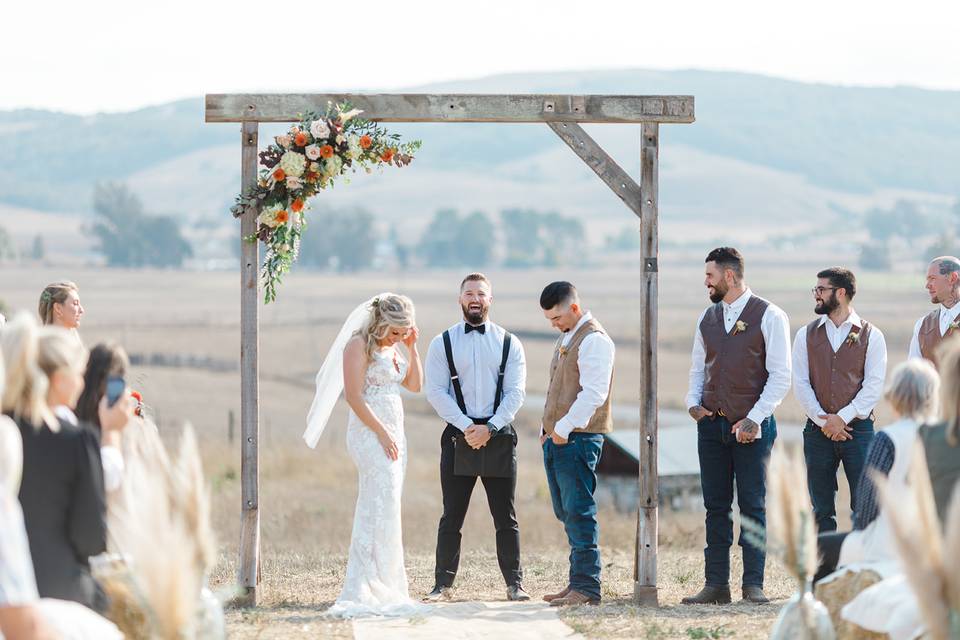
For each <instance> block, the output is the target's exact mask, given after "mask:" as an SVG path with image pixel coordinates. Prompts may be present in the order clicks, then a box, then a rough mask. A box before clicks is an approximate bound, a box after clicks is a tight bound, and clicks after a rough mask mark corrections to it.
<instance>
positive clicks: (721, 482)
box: [683, 247, 790, 604]
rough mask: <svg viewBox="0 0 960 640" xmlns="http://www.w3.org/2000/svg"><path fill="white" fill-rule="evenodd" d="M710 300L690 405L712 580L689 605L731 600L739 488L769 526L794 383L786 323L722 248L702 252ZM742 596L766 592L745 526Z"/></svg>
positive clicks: (760, 550)
mask: <svg viewBox="0 0 960 640" xmlns="http://www.w3.org/2000/svg"><path fill="white" fill-rule="evenodd" d="M705 263H706V267H705V273H706V277H705V279H704V285H705V286H706V287H707V293H708V294H709V296H710V301H711V302H713V305H712V306H710V307H707V309H706V310H705V311H704V312H703V313H702V314H701V315H700V320H699V321H698V322H697V330H696V332H695V334H694V340H693V353H692V358H691V359H692V365H691V367H690V390H689V392H688V393H687V407H688V410H689V413H690V416H691V417H692V418H693V419H694V420H696V421H697V454H698V455H699V457H700V486H701V489H702V491H703V504H704V507H706V511H707V514H706V529H707V546H706V549H704V561H705V571H704V574H705V578H706V585H705V586H704V588H703V589H702V590H701V591H700V592H699V593H697V594H696V595H694V596H690V597H688V598H684V599H683V603H684V604H723V603H727V602H730V546H731V545H732V544H733V519H732V507H733V487H734V483H736V487H737V505H738V506H739V507H740V515H741V517H742V518H749V519H750V520H752V521H753V522H755V523H757V524H759V525H760V526H765V525H766V504H765V498H766V467H767V462H768V461H769V459H770V450H771V449H772V448H773V442H774V440H775V439H776V437H777V423H776V421H775V420H774V418H773V411H774V409H776V408H777V406H778V405H779V404H780V402H781V401H782V400H783V397H784V396H785V395H787V391H789V390H790V323H789V322H788V320H787V316H786V314H785V313H784V312H783V311H782V310H781V309H780V308H779V307H777V306H775V305H773V304H771V303H769V302H767V301H766V300H764V299H763V298H759V297H757V296H755V295H753V292H752V291H750V288H749V287H747V284H746V282H744V280H743V256H742V255H740V252H739V251H737V250H736V249H734V248H732V247H719V248H717V249H714V250H713V251H711V252H710V253H709V254H708V255H707V258H706V260H705ZM740 547H741V548H742V549H743V583H742V586H743V599H744V600H746V601H748V602H754V603H765V602H769V600H767V598H766V596H765V595H764V593H763V573H764V565H765V563H766V549H765V547H758V546H755V545H754V544H752V543H750V542H748V541H747V540H746V539H745V538H744V535H743V533H742V532H741V534H740Z"/></svg>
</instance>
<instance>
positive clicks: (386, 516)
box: [327, 348, 425, 618]
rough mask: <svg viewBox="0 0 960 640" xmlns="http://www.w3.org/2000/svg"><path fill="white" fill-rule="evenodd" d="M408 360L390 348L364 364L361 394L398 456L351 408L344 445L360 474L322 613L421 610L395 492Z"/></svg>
mask: <svg viewBox="0 0 960 640" xmlns="http://www.w3.org/2000/svg"><path fill="white" fill-rule="evenodd" d="M406 373H407V363H406V361H405V360H404V359H403V358H402V357H400V355H399V353H397V351H396V350H395V349H392V348H391V349H388V350H387V351H386V352H382V353H376V354H375V355H374V358H373V360H372V362H371V363H370V365H369V367H367V373H366V380H365V382H364V390H363V398H364V400H365V401H366V402H367V405H368V406H369V407H370V409H371V411H373V413H375V414H376V416H377V417H378V418H380V421H381V422H382V423H383V424H384V426H386V428H387V430H388V431H389V432H390V435H391V436H393V439H394V440H395V441H396V443H397V448H398V449H399V452H400V455H399V458H398V459H397V460H391V459H390V458H388V457H387V454H386V453H385V452H384V450H383V447H382V446H380V441H379V440H378V439H377V436H376V434H374V432H373V431H372V430H371V429H370V428H369V427H367V426H366V425H364V424H363V423H362V422H361V421H360V419H359V418H358V417H357V416H356V415H355V414H354V413H353V411H352V410H351V411H350V417H349V420H348V422H347V450H348V451H349V452H350V457H351V458H352V459H353V462H354V464H356V465H357V470H358V471H359V476H360V490H359V493H358V494H357V508H356V511H355V513H354V517H353V534H352V537H351V539H350V558H349V560H348V561H347V577H346V579H345V580H344V583H343V590H342V591H341V592H340V597H339V598H337V601H336V602H335V603H334V605H333V606H332V607H330V609H328V610H327V615H330V616H337V617H342V618H353V617H357V616H369V615H378V616H407V615H412V614H414V613H419V612H422V611H424V609H425V607H424V605H421V604H419V603H417V602H414V601H413V600H411V599H410V596H409V592H408V590H407V572H406V569H405V568H404V566H403V537H402V535H401V530H400V529H401V527H400V496H401V493H402V490H403V477H404V474H405V472H406V466H407V440H406V437H405V436H404V433H403V403H402V402H401V399H400V383H401V381H402V380H403V378H404V376H405V375H406Z"/></svg>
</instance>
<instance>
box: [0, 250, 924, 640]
mask: <svg viewBox="0 0 960 640" xmlns="http://www.w3.org/2000/svg"><path fill="white" fill-rule="evenodd" d="M818 259H822V262H817V263H813V262H803V261H800V260H799V259H797V260H794V261H788V260H784V259H783V257H782V256H777V255H772V254H771V255H768V256H763V260H762V263H761V264H749V265H748V281H749V282H750V283H751V285H752V286H753V288H754V291H756V292H757V293H758V294H760V295H763V296H765V297H768V298H769V299H771V300H773V301H774V302H776V303H777V304H779V305H780V306H782V307H783V308H784V309H785V310H786V311H787V313H788V314H789V315H790V317H791V321H792V326H793V328H794V330H796V328H798V327H799V326H801V323H805V322H806V321H807V320H808V319H809V318H811V317H812V306H813V305H812V300H811V295H810V293H809V288H810V287H811V286H812V285H813V284H814V281H815V278H814V274H815V272H816V271H817V270H818V268H820V267H822V266H828V265H829V264H830V263H831V262H832V261H833V258H832V257H830V256H822V257H818ZM758 262H761V261H760V260H758ZM701 265H702V257H701V256H699V255H689V256H686V255H680V254H676V253H674V254H670V253H667V254H666V255H664V257H663V259H662V261H661V278H660V306H661V310H660V324H659V329H660V340H659V358H660V360H659V362H660V378H659V390H660V403H661V406H662V407H665V408H682V405H683V397H684V394H685V391H686V379H687V368H688V366H689V348H690V341H691V337H692V332H693V328H694V323H695V321H696V318H697V316H698V314H699V312H700V311H701V310H702V309H703V308H704V306H705V305H706V303H707V301H706V296H705V293H704V289H703V286H702V275H701ZM638 274H639V269H636V268H633V267H630V266H622V267H616V268H613V267H611V268H606V269H593V270H575V271H565V270H562V269H561V270H555V271H549V272H548V271H527V272H507V271H493V272H490V273H489V275H490V277H491V279H492V280H493V283H494V303H493V313H492V318H493V319H494V320H496V321H497V322H499V323H501V324H503V325H505V326H507V327H508V328H509V329H511V330H513V331H516V332H528V333H526V334H522V335H527V336H528V337H525V338H523V344H524V347H525V350H526V356H527V363H528V392H529V393H531V394H542V393H543V392H544V390H545V386H546V366H547V361H548V358H549V354H550V350H551V347H552V341H553V336H552V334H550V333H549V332H550V327H549V326H548V324H547V323H546V321H545V320H544V319H543V317H542V315H541V314H540V311H539V308H538V306H537V298H538V296H539V291H540V289H541V287H542V286H543V285H544V284H546V283H547V282H549V281H550V280H554V279H559V278H564V279H569V280H572V281H573V282H575V283H576V284H577V286H578V287H579V288H580V290H581V294H582V296H583V298H584V301H585V303H586V305H587V306H588V307H589V308H590V309H592V310H593V312H594V313H595V315H596V316H597V317H598V318H599V319H600V320H601V321H602V322H603V323H604V324H605V325H606V327H607V328H608V330H609V331H610V333H611V334H612V336H613V337H614V339H615V340H616V341H617V343H618V350H617V375H616V383H615V390H614V400H615V402H617V403H635V402H636V396H637V388H638V385H639V379H638V371H639V355H638V348H637V347H638V345H637V339H638V336H639V329H638V326H637V318H638V314H639V311H640V309H639V303H638V299H637V291H638V286H637V284H636V280H637V277H638ZM461 277H462V273H460V272H430V273H389V274H378V273H367V274H361V275H350V276H336V275H332V274H316V273H308V272H304V271H299V272H296V273H294V274H293V275H291V276H290V277H288V279H287V282H286V284H285V286H284V287H283V289H282V290H281V294H280V299H279V300H278V301H277V302H276V303H275V304H272V305H269V306H268V307H265V308H263V310H262V314H261V326H262V333H261V339H260V354H261V380H262V381H261V387H260V398H261V430H262V436H261V443H262V445H261V450H262V453H261V456H262V460H261V466H260V474H261V502H260V505H261V512H262V516H261V517H262V541H263V556H262V572H263V584H262V586H261V589H260V594H261V596H262V603H261V606H259V607H257V608H255V609H251V610H231V611H229V612H228V618H229V625H230V632H231V637H237V638H290V637H323V636H334V637H337V636H340V637H349V636H350V633H351V632H350V626H349V625H347V624H344V623H331V622H328V621H324V620H323V619H322V618H321V617H320V615H319V614H320V612H321V611H322V610H323V609H324V608H325V607H326V606H328V605H329V604H330V603H331V602H332V601H333V600H334V599H335V598H336V596H337V593H338V590H339V584H340V580H341V577H342V574H343V570H344V567H345V564H346V552H347V548H348V545H349V539H350V529H351V524H352V513H353V505H354V500H355V496H356V474H355V470H354V467H353V463H352V462H351V461H350V459H349V457H348V456H347V453H346V445H345V441H344V434H345V409H344V407H343V406H341V407H339V408H338V410H337V411H336V412H335V414H334V416H333V418H332V419H331V422H330V425H329V427H328V430H327V433H325V434H324V436H323V438H322V440H321V442H320V444H319V446H318V447H317V449H316V450H310V449H308V448H307V447H306V446H305V445H304V444H303V442H302V440H301V439H300V434H301V432H302V430H303V427H304V418H305V415H306V412H307V409H308V407H309V404H310V402H311V400H312V397H313V376H314V375H315V372H316V370H317V367H318V366H319V364H320V362H321V361H322V359H323V356H324V354H325V350H326V345H327V344H329V342H330V340H332V337H333V335H334V333H335V332H336V330H337V329H338V328H339V324H340V322H341V320H342V319H343V318H344V317H345V315H346V313H347V312H348V311H349V310H350V309H351V308H352V307H353V306H355V305H356V304H357V303H358V302H359V301H361V300H363V299H365V298H367V297H369V296H371V295H373V294H375V293H378V292H380V291H382V290H385V289H386V290H393V291H397V292H402V293H406V294H408V295H410V296H411V297H412V298H413V299H414V301H415V302H416V303H417V308H418V320H419V324H420V327H421V334H422V335H423V336H424V340H423V344H422V347H421V348H422V350H423V351H424V352H425V351H426V347H427V343H428V341H429V338H430V337H432V336H433V335H436V334H437V333H438V332H439V331H441V330H442V329H443V328H445V327H447V326H448V325H450V324H452V323H454V322H455V321H457V320H458V318H459V309H458V307H457V304H456V291H457V285H458V283H459V281H460V278H461ZM62 278H68V279H71V280H74V281H76V282H77V283H78V284H79V285H80V287H81V298H82V301H83V303H84V306H85V307H86V311H87V315H86V316H85V318H84V324H83V327H82V329H81V333H82V335H83V337H84V340H85V342H86V343H87V344H88V345H92V344H94V343H96V342H97V341H99V340H103V339H107V338H112V339H115V340H118V341H120V342H121V343H122V344H123V345H124V346H125V347H126V348H127V349H128V351H129V352H131V353H133V354H142V355H143V356H145V357H147V358H148V359H149V357H150V355H151V354H168V355H169V354H182V355H194V356H208V357H212V358H215V359H217V360H220V361H224V362H226V363H233V364H236V363H238V361H239V320H238V319H239V302H238V299H239V287H238V284H239V275H238V274H235V273H189V272H165V271H107V270H99V269H86V268H79V269H70V270H69V271H62V270H57V269H50V268H39V269H26V268H16V267H14V268H11V267H9V266H4V267H2V270H0V298H2V299H3V300H4V301H5V302H6V303H7V305H8V307H9V308H11V309H17V308H26V309H29V310H31V311H33V310H35V308H36V301H37V298H38V296H39V292H40V290H41V289H42V287H43V286H44V285H45V284H46V283H47V282H49V281H53V280H57V279H62ZM922 284H923V278H922V267H921V266H920V265H916V266H915V267H914V269H913V270H912V271H907V270H904V271H903V272H902V273H896V274H884V275H863V276H861V281H860V289H861V292H860V294H859V295H858V296H857V300H856V302H857V304H856V306H857V308H858V311H859V312H860V313H861V315H863V316H864V317H865V318H867V319H869V320H872V321H874V322H875V323H876V324H877V325H878V326H880V328H881V329H883V331H884V332H885V334H886V336H887V344H888V347H889V350H890V355H891V357H890V364H891V366H892V365H894V364H896V363H897V362H899V361H900V360H902V359H903V358H904V357H905V354H906V350H907V341H908V339H909V334H910V330H911V328H912V326H913V322H914V321H915V320H916V318H917V317H919V316H920V315H921V314H922V313H925V312H926V311H927V310H928V308H929V304H928V303H927V301H926V297H925V294H924V292H923V289H922ZM533 332H537V333H538V334H539V335H535V334H534V333H533ZM131 378H132V379H131V383H132V385H133V386H134V387H135V388H138V389H139V390H141V391H142V392H143V394H144V397H145V400H146V402H147V404H148V405H150V407H151V409H152V411H153V412H154V413H155V415H156V416H157V417H158V419H159V422H160V428H161V432H162V433H163V434H164V435H165V436H172V435H175V434H176V433H177V432H178V431H179V430H180V428H182V425H183V424H184V423H185V422H190V423H192V424H193V425H194V427H195V428H196V429H197V431H198V432H199V434H200V438H201V445H202V448H203V454H204V459H205V466H206V472H207V475H208V478H209V480H210V483H211V486H212V489H213V495H214V511H215V513H214V517H215V526H216V530H217V532H218V536H219V539H220V546H221V550H222V553H221V561H220V563H219V565H218V566H217V567H216V570H215V572H214V574H213V576H212V579H213V581H214V583H215V584H217V585H229V584H230V583H231V581H232V579H233V575H234V570H235V562H236V558H235V553H236V545H237V541H238V530H239V509H240V483H239V473H240V468H239V454H238V450H239V445H238V442H237V440H238V438H237V439H235V440H234V442H233V444H230V443H229V442H228V439H227V436H228V413H229V412H230V411H231V410H232V411H234V412H236V414H237V415H238V416H239V402H240V398H239V373H238V371H237V370H235V369H234V370H228V371H223V372H212V371H208V370H203V369H197V368H186V367H184V368H172V367H158V366H137V367H135V368H134V371H133V373H132V376H131ZM537 409H538V407H536V406H528V407H526V408H525V409H524V411H523V412H522V414H521V417H520V420H519V424H518V431H519V432H520V434H521V437H520V440H521V442H520V448H519V452H520V477H519V482H518V497H517V511H518V517H519V520H520V530H521V545H522V548H523V553H524V562H525V569H526V575H527V577H526V585H527V587H528V589H529V590H530V591H531V593H533V594H535V595H537V596H539V595H540V594H542V593H544V592H546V591H549V590H552V589H554V588H556V587H560V586H563V582H564V577H565V575H566V542H565V537H564V535H563V531H562V527H561V526H560V524H559V523H557V522H556V520H555V519H554V516H553V514H552V510H551V508H550V503H549V496H548V491H547V486H546V480H545V478H544V475H543V472H542V469H541V466H540V460H539V451H538V447H537V446H536V441H535V431H536V427H537V420H538V418H539V416H538V413H537ZM406 410H407V424H406V430H407V437H408V440H409V443H410V459H409V466H408V476H407V482H406V486H405V493H404V543H405V548H406V550H407V566H408V570H409V575H410V579H411V590H412V592H413V593H414V594H420V593H423V592H425V591H427V590H428V589H429V588H430V586H431V585H432V570H433V562H432V552H433V547H434V543H435V540H436V537H435V536H436V524H437V520H438V518H439V515H440V490H439V482H438V470H437V459H438V454H439V447H438V438H439V433H440V429H441V424H439V421H438V420H437V418H436V417H435V415H433V414H432V412H431V410H430V407H429V406H428V405H427V403H426V402H425V401H424V400H423V399H422V397H415V398H411V399H410V400H409V401H408V402H407V404H406ZM801 417H802V413H801V411H800V409H799V407H798V405H797V403H796V402H795V400H793V398H792V396H791V397H789V398H788V400H787V401H786V402H785V403H784V405H783V407H782V408H781V410H780V411H778V419H779V420H780V421H781V422H785V423H799V422H800V420H801ZM888 417H889V412H888V411H887V410H886V409H884V408H881V410H880V412H879V424H881V425H882V424H883V423H884V422H885V420H886V419H887V418H888ZM624 426H625V427H626V426H629V425H624ZM238 430H239V426H238ZM691 455H693V456H695V455H696V452H695V449H691ZM843 510H844V509H843V508H841V511H843ZM660 517H661V531H660V545H661V556H660V563H659V583H660V598H661V603H662V606H661V608H660V609H658V610H656V611H637V610H636V609H634V608H633V607H632V606H631V605H630V604H629V596H630V594H631V592H632V563H633V539H634V535H635V522H636V516H635V515H630V514H621V513H617V512H615V511H613V510H612V509H604V510H603V511H602V513H601V545H602V548H603V563H604V581H605V582H604V604H603V605H602V606H601V607H598V608H587V609H581V610H575V611H569V612H565V613H564V619H565V621H566V622H567V623H568V624H569V625H570V626H571V627H573V628H574V629H575V630H577V631H579V632H582V633H584V634H585V635H587V636H589V637H639V638H720V637H738V638H762V637H765V636H766V635H767V633H768V631H769V628H770V625H771V624H772V622H773V620H774V618H775V617H776V613H777V610H778V607H777V606H776V605H772V606H767V607H747V606H744V605H732V606H727V607H704V608H690V607H683V606H680V605H679V601H680V598H681V597H682V596H683V595H686V594H688V593H690V592H693V591H695V590H697V589H698V588H699V587H700V586H701V583H702V578H703V576H702V551H701V548H702V545H703V531H702V516H701V515H699V514H696V513H677V512H672V511H667V510H664V511H662V512H661V516H660ZM492 533H493V527H492V522H491V519H490V516H489V514H488V512H487V510H486V505H485V497H484V495H483V492H482V491H477V492H476V493H475V496H474V504H473V506H472V509H471V511H470V514H469V516H468V519H467V523H466V526H465V529H464V550H465V553H466V556H465V559H464V567H463V570H462V572H461V576H460V578H459V583H458V586H459V589H458V592H457V597H458V598H464V599H473V598H477V599H495V598H502V597H503V585H502V582H501V579H500V577H499V573H498V571H497V569H496V561H495V557H494V552H493V535H492ZM734 557H735V565H734V574H733V577H732V580H733V584H736V582H737V577H738V575H739V573H738V571H739V568H738V567H739V565H738V564H736V563H737V562H738V560H739V553H738V552H737V551H735V553H734ZM768 566H769V570H768V585H767V586H768V592H769V594H770V595H771V596H772V597H774V598H777V599H783V598H786V597H788V596H789V595H790V593H791V588H792V587H791V585H790V583H789V581H788V580H787V579H786V577H785V574H784V572H783V571H782V570H781V568H780V567H779V566H778V564H777V563H776V561H774V560H771V561H770V563H769V565H768Z"/></svg>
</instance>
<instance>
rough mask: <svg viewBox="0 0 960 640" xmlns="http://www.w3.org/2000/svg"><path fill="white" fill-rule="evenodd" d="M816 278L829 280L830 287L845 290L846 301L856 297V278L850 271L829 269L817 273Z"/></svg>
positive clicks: (835, 268)
mask: <svg viewBox="0 0 960 640" xmlns="http://www.w3.org/2000/svg"><path fill="white" fill-rule="evenodd" d="M817 277H818V278H826V279H827V280H829V281H830V286H831V287H836V288H837V289H844V290H846V292H847V299H848V300H853V296H855V295H857V276H855V275H853V271H850V269H844V268H843V267H830V268H829V269H824V270H823V271H821V272H820V273H818V274H817Z"/></svg>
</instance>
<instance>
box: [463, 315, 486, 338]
mask: <svg viewBox="0 0 960 640" xmlns="http://www.w3.org/2000/svg"><path fill="white" fill-rule="evenodd" d="M468 324H470V323H469V322H467V320H466V318H464V319H463V321H462V322H461V323H460V332H461V333H466V332H467V325H468ZM474 326H476V327H483V333H484V335H486V334H488V333H490V320H489V318H488V319H487V320H486V321H485V322H481V323H480V324H478V325H474ZM471 333H474V332H473V331H471Z"/></svg>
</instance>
